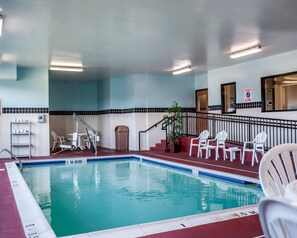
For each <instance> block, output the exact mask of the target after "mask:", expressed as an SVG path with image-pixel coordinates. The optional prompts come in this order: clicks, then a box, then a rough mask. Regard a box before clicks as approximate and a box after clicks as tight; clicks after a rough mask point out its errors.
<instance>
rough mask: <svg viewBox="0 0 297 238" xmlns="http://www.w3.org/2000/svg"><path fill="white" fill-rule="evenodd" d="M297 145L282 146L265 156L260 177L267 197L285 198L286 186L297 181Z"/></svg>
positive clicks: (261, 163)
mask: <svg viewBox="0 0 297 238" xmlns="http://www.w3.org/2000/svg"><path fill="white" fill-rule="evenodd" d="M296 169H297V144H281V145H278V146H275V147H273V148H272V149H270V150H269V151H267V152H266V154H265V155H264V156H263V158H262V160H261V162H260V167H259V177H260V182H261V186H262V189H263V192H264V194H265V195H266V196H272V197H283V196H284V195H285V189H286V186H287V185H288V184H289V183H290V182H292V181H294V180H296V179H297V177H296V171H297V170H296Z"/></svg>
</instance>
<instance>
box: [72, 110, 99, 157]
mask: <svg viewBox="0 0 297 238" xmlns="http://www.w3.org/2000/svg"><path fill="white" fill-rule="evenodd" d="M73 118H74V120H76V122H77V125H76V132H78V122H80V123H81V124H83V125H84V126H85V127H86V129H87V135H88V139H89V141H90V143H91V147H92V148H93V147H94V148H93V152H94V154H95V156H96V155H97V145H96V141H97V137H98V132H97V131H96V130H95V129H94V128H93V127H92V126H90V125H89V124H88V123H87V122H85V121H84V120H83V119H81V118H80V117H79V116H78V115H77V114H76V113H73ZM88 129H89V130H90V131H92V132H93V133H94V135H95V138H94V141H92V140H91V139H90V135H89V132H88ZM93 144H94V145H93Z"/></svg>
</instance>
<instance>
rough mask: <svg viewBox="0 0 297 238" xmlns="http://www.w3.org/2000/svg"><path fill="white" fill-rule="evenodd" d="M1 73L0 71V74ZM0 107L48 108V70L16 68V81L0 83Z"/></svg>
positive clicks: (2, 81)
mask: <svg viewBox="0 0 297 238" xmlns="http://www.w3.org/2000/svg"><path fill="white" fill-rule="evenodd" d="M1 73H2V72H1V71H0V74H1ZM0 98H1V99H2V103H3V104H2V107H18V108H20V107H25V108H26V107H27V108H28V107H46V108H47V107H48V106H49V101H48V98H49V89H48V70H47V69H46V68H24V67H18V68H17V80H1V81H0Z"/></svg>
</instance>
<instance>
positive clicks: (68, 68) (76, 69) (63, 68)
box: [49, 65, 84, 72]
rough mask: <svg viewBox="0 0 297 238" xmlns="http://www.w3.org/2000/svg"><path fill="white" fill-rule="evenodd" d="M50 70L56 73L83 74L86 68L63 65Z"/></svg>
mask: <svg viewBox="0 0 297 238" xmlns="http://www.w3.org/2000/svg"><path fill="white" fill-rule="evenodd" d="M49 69H50V70H56V71H69V72H83V71H84V68H83V67H82V66H63V65H51V66H50V68H49Z"/></svg>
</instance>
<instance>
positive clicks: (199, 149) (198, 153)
mask: <svg viewBox="0 0 297 238" xmlns="http://www.w3.org/2000/svg"><path fill="white" fill-rule="evenodd" d="M201 154H202V152H201V148H200V146H198V148H197V157H200V155H201Z"/></svg>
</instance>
